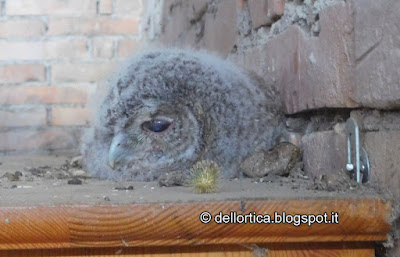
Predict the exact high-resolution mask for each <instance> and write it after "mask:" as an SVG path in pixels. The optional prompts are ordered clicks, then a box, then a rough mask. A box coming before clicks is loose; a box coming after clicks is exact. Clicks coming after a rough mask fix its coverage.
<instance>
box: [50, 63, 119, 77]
mask: <svg viewBox="0 0 400 257" xmlns="http://www.w3.org/2000/svg"><path fill="white" fill-rule="evenodd" d="M115 65H116V64H115V63H113V62H91V63H55V64H53V65H52V70H51V76H52V78H51V79H52V81H53V82H98V81H102V80H103V79H105V78H106V77H107V76H109V75H110V73H111V71H112V70H113V69H114V68H115Z"/></svg>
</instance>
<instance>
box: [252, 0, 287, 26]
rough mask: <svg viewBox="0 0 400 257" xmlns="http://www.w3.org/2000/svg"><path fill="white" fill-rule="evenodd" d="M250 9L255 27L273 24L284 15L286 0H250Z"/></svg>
mask: <svg viewBox="0 0 400 257" xmlns="http://www.w3.org/2000/svg"><path fill="white" fill-rule="evenodd" d="M248 5H249V11H250V16H251V22H252V26H253V28H258V27H260V26H262V25H271V24H272V23H273V22H274V20H276V19H277V18H279V17H280V16H282V15H283V12H284V9H285V0H249V2H248Z"/></svg>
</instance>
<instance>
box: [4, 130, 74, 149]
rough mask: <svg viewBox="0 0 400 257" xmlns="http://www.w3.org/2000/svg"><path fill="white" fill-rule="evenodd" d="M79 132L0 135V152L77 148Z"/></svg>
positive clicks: (29, 131) (37, 132) (38, 131)
mask: <svg viewBox="0 0 400 257" xmlns="http://www.w3.org/2000/svg"><path fill="white" fill-rule="evenodd" d="M80 135H81V133H80V131H79V130H65V129H63V130H61V129H46V130H25V131H20V130H19V131H16V130H13V131H9V132H2V133H0V151H20V150H62V149H72V148H76V147H78V144H79V138H80Z"/></svg>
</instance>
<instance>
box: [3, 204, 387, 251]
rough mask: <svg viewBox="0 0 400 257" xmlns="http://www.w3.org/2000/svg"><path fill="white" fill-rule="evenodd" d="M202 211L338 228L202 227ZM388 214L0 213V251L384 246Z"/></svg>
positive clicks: (257, 208)
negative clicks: (325, 220) (289, 218)
mask: <svg viewBox="0 0 400 257" xmlns="http://www.w3.org/2000/svg"><path fill="white" fill-rule="evenodd" d="M204 211H207V212H209V213H210V214H211V215H212V216H213V217H215V215H217V214H219V213H220V212H222V214H230V213H231V212H235V213H236V214H237V215H246V214H247V215H249V214H250V213H255V214H259V215H265V214H269V215H271V217H272V216H273V215H274V212H277V213H278V214H282V213H283V212H285V213H286V214H292V215H295V214H298V215H300V214H301V215H320V214H323V213H325V212H327V213H331V212H338V215H339V220H338V221H339V223H338V224H317V223H314V224H312V225H311V226H308V225H304V224H302V225H300V226H294V225H293V224H250V223H247V224H243V223H242V224H217V223H216V222H215V221H214V220H213V221H211V222H210V223H208V224H203V223H201V222H200V214H201V213H202V212H204ZM391 212H392V202H391V201H385V200H381V199H375V198H374V199H337V200H257V201H252V200H246V201H223V202H193V203H147V204H130V205H99V206H87V205H63V206H37V207H0V249H39V248H45V249H50V248H79V247H128V246H129V247H131V246H134V247H147V246H184V245H218V244H237V243H241V244H248V243H249V244H250V243H294V242H355V241H365V242H373V241H384V240H386V234H387V233H388V232H389V231H390V228H391V226H390V224H389V219H390V216H391Z"/></svg>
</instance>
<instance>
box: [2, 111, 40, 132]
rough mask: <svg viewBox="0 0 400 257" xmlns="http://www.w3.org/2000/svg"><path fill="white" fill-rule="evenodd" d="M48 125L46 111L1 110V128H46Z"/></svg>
mask: <svg viewBox="0 0 400 257" xmlns="http://www.w3.org/2000/svg"><path fill="white" fill-rule="evenodd" d="M46 123H47V114H46V109H45V108H44V107H42V108H34V109H28V110H26V109H13V110H0V128H1V127H24V126H45V125H46Z"/></svg>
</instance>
